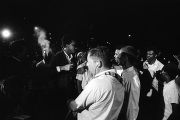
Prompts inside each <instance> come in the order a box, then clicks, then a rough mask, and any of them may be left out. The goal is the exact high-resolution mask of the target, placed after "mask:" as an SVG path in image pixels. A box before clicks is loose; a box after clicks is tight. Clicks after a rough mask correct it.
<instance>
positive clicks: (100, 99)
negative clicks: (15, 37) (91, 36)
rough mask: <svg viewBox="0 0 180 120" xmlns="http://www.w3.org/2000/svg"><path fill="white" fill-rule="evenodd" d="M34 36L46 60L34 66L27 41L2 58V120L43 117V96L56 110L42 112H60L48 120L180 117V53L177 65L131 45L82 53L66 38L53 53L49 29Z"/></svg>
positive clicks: (14, 45) (153, 50) (154, 50)
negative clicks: (39, 113)
mask: <svg viewBox="0 0 180 120" xmlns="http://www.w3.org/2000/svg"><path fill="white" fill-rule="evenodd" d="M35 35H36V38H37V46H38V47H39V48H40V49H39V51H40V52H39V54H40V56H41V57H39V58H38V59H36V60H34V61H33V62H32V63H30V62H29V61H31V60H29V59H28V57H27V55H26V54H27V48H26V47H25V46H26V45H25V43H24V42H23V41H21V42H15V43H12V44H11V45H10V51H11V54H10V55H9V56H6V57H4V56H1V58H0V59H1V68H0V72H1V74H0V75H1V76H0V88H1V93H0V95H1V98H0V100H1V103H2V105H1V106H2V107H1V113H0V117H1V118H2V119H7V118H9V117H13V116H14V115H17V114H18V113H19V114H22V113H23V112H24V113H26V114H28V115H29V116H30V119H33V120H36V119H38V117H37V116H38V115H37V113H38V110H42V109H39V108H37V104H38V102H37V100H38V98H39V96H46V97H45V99H47V98H48V100H47V101H46V102H45V104H46V105H47V104H50V106H51V107H52V108H49V107H45V108H44V107H43V109H50V110H51V109H55V111H56V112H57V114H56V115H54V114H52V115H51V118H44V119H49V120H50V119H61V120H76V119H77V120H179V119H180V116H179V113H178V112H179V110H180V107H179V98H180V76H179V69H180V58H179V56H178V55H174V56H172V57H173V59H175V61H176V62H168V63H163V62H161V61H160V59H159V58H158V52H157V48H155V47H149V48H148V49H147V50H146V58H145V60H142V59H141V55H140V52H139V51H138V49H137V48H136V47H134V46H133V45H128V44H127V45H123V46H122V45H119V46H116V47H115V48H113V49H112V47H110V46H109V45H103V46H98V45H97V46H96V47H93V48H88V49H86V50H84V49H83V50H82V49H80V48H79V46H78V42H77V41H76V40H75V39H74V38H73V37H69V36H66V35H65V36H63V37H62V39H61V42H62V44H61V49H60V51H57V52H54V51H53V49H52V48H51V44H50V43H51V42H50V41H49V40H47V38H46V31H45V30H44V29H42V28H38V29H35ZM5 101H6V102H5ZM43 101H45V100H42V101H40V102H43ZM5 103H6V104H5ZM24 113H23V114H24ZM48 113H49V114H50V112H48ZM52 116H54V117H52ZM39 119H41V118H39Z"/></svg>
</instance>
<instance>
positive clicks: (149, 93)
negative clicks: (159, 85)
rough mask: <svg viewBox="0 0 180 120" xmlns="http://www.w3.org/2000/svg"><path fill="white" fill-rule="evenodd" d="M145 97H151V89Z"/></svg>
mask: <svg viewBox="0 0 180 120" xmlns="http://www.w3.org/2000/svg"><path fill="white" fill-rule="evenodd" d="M146 96H147V97H151V96H152V89H150V91H149V92H148V93H147V95H146Z"/></svg>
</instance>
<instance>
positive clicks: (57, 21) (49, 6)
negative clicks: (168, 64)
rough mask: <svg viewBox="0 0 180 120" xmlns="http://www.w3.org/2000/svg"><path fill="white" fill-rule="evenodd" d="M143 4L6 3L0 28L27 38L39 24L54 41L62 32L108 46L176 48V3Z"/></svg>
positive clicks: (135, 0)
mask: <svg viewBox="0 0 180 120" xmlns="http://www.w3.org/2000/svg"><path fill="white" fill-rule="evenodd" d="M143 1H144V0H128V1H124V2H123V1H122V2H121V1H120V0H111V1H110V0H109V1H105V0H48V1H43V0H39V1H38V0H14V1H13V2H12V1H10V0H6V1H5V2H2V3H1V7H0V10H1V16H0V18H1V19H0V27H2V26H12V28H13V30H14V31H16V34H17V35H19V36H21V37H25V36H26V37H29V36H31V35H32V32H33V26H35V25H40V26H42V27H44V28H45V29H46V30H47V31H48V32H51V33H52V34H53V35H54V37H53V38H54V39H56V40H58V39H59V38H60V37H61V35H62V34H64V33H74V34H76V35H77V36H78V37H79V39H82V40H87V39H88V38H89V35H90V33H93V34H94V37H95V38H96V39H97V40H99V41H103V40H105V41H106V40H107V41H110V42H111V43H112V44H116V43H118V44H121V43H127V44H133V45H135V46H138V47H141V48H143V47H145V46H146V45H148V44H153V45H155V44H156V45H157V46H158V47H161V48H163V49H173V48H174V49H178V46H177V42H178V40H179V38H180V37H179V32H180V29H179V28H180V19H179V15H180V4H179V3H180V2H177V1H176V0H169V1H158V2H157V0H146V2H143ZM129 34H131V37H129V38H128V35H129ZM56 40H54V41H56Z"/></svg>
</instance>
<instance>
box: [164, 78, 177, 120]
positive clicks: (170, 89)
mask: <svg viewBox="0 0 180 120" xmlns="http://www.w3.org/2000/svg"><path fill="white" fill-rule="evenodd" d="M163 96H164V103H165V110H164V118H163V120H167V119H168V118H169V116H170V115H171V114H172V106H171V103H175V104H179V91H178V89H177V86H176V83H175V80H172V81H170V82H169V83H167V84H165V85H164V89H163Z"/></svg>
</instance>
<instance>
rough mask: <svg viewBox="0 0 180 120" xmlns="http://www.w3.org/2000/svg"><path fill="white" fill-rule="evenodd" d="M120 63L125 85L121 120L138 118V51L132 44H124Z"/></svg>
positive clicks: (120, 53)
mask: <svg viewBox="0 0 180 120" xmlns="http://www.w3.org/2000/svg"><path fill="white" fill-rule="evenodd" d="M118 58H119V64H120V65H121V66H122V68H123V72H122V79H123V83H124V87H125V99H124V103H123V108H122V110H123V118H120V120H121V119H122V120H136V119H137V117H138V113H139V98H140V87H141V84H140V80H139V73H138V71H137V69H136V63H137V51H136V49H135V48H134V47H132V46H124V47H122V48H121V49H120V51H119V55H118Z"/></svg>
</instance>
